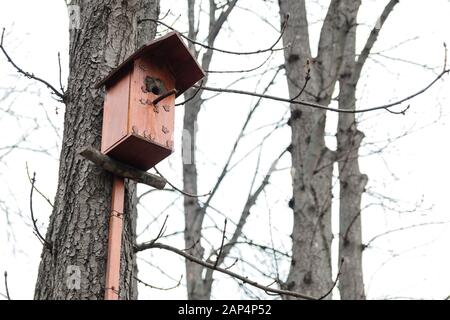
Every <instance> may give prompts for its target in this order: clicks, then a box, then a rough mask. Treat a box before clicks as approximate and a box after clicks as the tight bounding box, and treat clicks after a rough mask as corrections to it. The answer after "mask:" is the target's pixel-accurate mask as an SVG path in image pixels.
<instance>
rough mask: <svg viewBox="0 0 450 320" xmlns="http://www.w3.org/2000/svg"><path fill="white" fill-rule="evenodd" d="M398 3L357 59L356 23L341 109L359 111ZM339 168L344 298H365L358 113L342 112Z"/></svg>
mask: <svg viewBox="0 0 450 320" xmlns="http://www.w3.org/2000/svg"><path fill="white" fill-rule="evenodd" d="M397 3H398V0H390V1H389V2H388V3H387V4H386V6H385V8H384V10H383V12H382V14H381V16H380V17H379V19H378V21H377V24H376V26H375V27H374V28H373V30H372V32H371V33H370V35H369V37H368V38H367V41H366V44H365V46H364V49H363V50H362V52H361V53H360V54H359V55H358V58H356V20H354V21H353V22H354V23H353V25H354V27H353V28H352V29H351V30H350V32H349V35H348V37H347V38H348V39H347V42H346V46H345V52H344V62H343V66H342V70H341V72H340V78H339V108H340V109H347V110H355V108H356V86H357V84H358V81H359V79H360V75H361V70H362V68H363V66H364V64H365V62H366V60H367V57H368V56H369V53H370V51H371V50H372V47H373V45H374V44H375V42H376V40H377V38H378V35H379V33H380V30H381V28H382V26H383V24H384V23H385V21H386V20H387V18H388V17H389V15H390V13H391V12H392V11H393V9H394V7H395V6H396V4H397ZM336 137H337V147H338V148H337V159H338V169H339V182H340V191H339V235H340V236H339V260H342V259H343V261H344V262H343V265H342V269H341V275H340V277H339V291H340V294H341V299H352V300H362V299H365V293H364V279H363V269H362V251H363V244H362V230H361V198H362V195H363V193H364V190H365V186H366V184H367V181H368V178H367V176H366V175H365V174H362V173H361V172H360V170H359V148H360V146H361V141H362V139H363V138H364V134H363V133H362V132H361V131H359V130H358V128H357V123H356V119H355V114H352V113H340V114H339V120H338V128H337V135H336Z"/></svg>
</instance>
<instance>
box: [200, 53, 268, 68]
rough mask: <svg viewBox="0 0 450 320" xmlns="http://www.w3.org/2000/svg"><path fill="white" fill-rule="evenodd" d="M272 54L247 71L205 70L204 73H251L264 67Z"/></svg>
mask: <svg viewBox="0 0 450 320" xmlns="http://www.w3.org/2000/svg"><path fill="white" fill-rule="evenodd" d="M272 54H273V52H271V53H270V54H269V55H268V56H267V58H266V59H265V60H264V61H263V62H262V63H261V64H259V65H258V66H256V67H253V68H249V69H242V70H205V72H206V73H246V72H252V71H256V70H258V69H259V68H261V67H262V66H264V65H265V64H266V63H267V61H269V59H270V57H272Z"/></svg>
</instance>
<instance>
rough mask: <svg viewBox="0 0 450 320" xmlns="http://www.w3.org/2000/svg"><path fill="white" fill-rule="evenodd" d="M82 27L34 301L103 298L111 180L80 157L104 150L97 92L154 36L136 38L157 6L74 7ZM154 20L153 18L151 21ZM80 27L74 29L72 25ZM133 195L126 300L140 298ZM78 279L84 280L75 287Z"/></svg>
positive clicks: (75, 38) (128, 206)
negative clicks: (90, 149) (143, 18)
mask: <svg viewBox="0 0 450 320" xmlns="http://www.w3.org/2000/svg"><path fill="white" fill-rule="evenodd" d="M71 5H73V6H77V8H79V13H80V15H79V28H72V29H71V30H70V65H69V67H70V75H69V82H68V89H67V102H66V112H65V118H64V136H63V143H62V150H61V157H60V168H59V181H58V189H57V194H56V199H55V206H54V209H53V212H52V215H51V217H50V223H49V227H48V230H47V235H46V240H47V241H48V242H49V243H51V246H52V247H51V250H50V249H48V248H45V247H44V249H43V252H42V260H41V264H40V267H39V274H38V278H37V283H36V290H35V299H103V297H104V293H105V284H104V282H105V263H106V253H107V241H108V239H107V229H108V220H109V214H110V206H111V187H112V176H111V175H110V174H109V173H107V172H105V171H104V170H102V169H100V168H98V167H97V166H95V165H94V164H92V163H90V162H89V161H87V160H86V159H84V158H83V157H81V156H80V155H78V154H77V152H78V151H80V150H81V149H82V148H83V147H85V146H94V147H95V148H99V146H100V140H101V128H102V108H103V94H102V93H101V92H99V91H98V90H95V89H94V85H95V83H96V82H98V81H99V80H101V79H102V78H103V77H104V76H106V75H107V73H108V72H109V71H111V70H112V69H113V68H114V67H116V66H117V65H118V64H119V63H120V62H121V61H122V60H123V59H124V58H126V57H127V56H128V55H129V54H131V53H132V52H133V51H134V50H135V48H136V44H137V43H138V44H142V43H143V41H144V39H147V40H149V39H151V38H153V37H154V35H155V32H154V31H155V28H154V27H153V28H152V29H148V30H147V31H145V33H144V35H142V36H139V37H138V36H137V26H136V24H137V20H138V19H137V17H138V15H142V14H154V15H156V14H157V12H158V10H159V9H158V1H146V0H142V1H138V0H134V1H119V0H98V1H87V0H85V1H81V0H79V1H72V2H71ZM153 18H155V16H153ZM75 27H77V26H76V25H75ZM135 192H136V186H135V183H133V182H127V188H126V201H125V214H124V218H125V222H124V231H123V242H122V243H123V245H122V259H121V284H120V290H119V296H120V298H121V299H134V298H136V297H137V285H136V281H135V279H134V276H135V274H136V271H137V269H136V265H135V263H136V261H135V254H134V250H133V244H134V241H135V223H136V211H135V210H134V208H135V199H136V197H135ZM78 280H80V281H78Z"/></svg>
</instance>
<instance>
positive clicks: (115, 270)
mask: <svg viewBox="0 0 450 320" xmlns="http://www.w3.org/2000/svg"><path fill="white" fill-rule="evenodd" d="M124 201H125V179H124V178H121V177H117V176H114V181H113V188H112V202H111V212H110V216H109V232H108V258H107V261H106V287H105V300H119V288H120V256H121V255H120V251H121V250H120V249H121V245H122V226H123V214H124Z"/></svg>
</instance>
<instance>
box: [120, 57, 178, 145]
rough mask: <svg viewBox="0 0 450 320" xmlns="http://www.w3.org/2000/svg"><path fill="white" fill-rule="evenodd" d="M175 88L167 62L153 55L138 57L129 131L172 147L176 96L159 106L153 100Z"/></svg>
mask: <svg viewBox="0 0 450 320" xmlns="http://www.w3.org/2000/svg"><path fill="white" fill-rule="evenodd" d="M174 87H175V81H174V79H173V76H172V74H171V73H170V71H169V69H168V68H167V67H166V66H165V65H164V64H163V63H161V62H160V61H154V60H152V58H151V57H141V58H139V59H137V60H136V61H135V62H134V68H133V74H132V76H131V89H130V90H131V98H130V112H129V123H128V132H129V133H131V134H132V135H135V136H138V137H140V138H142V139H144V140H146V141H148V142H150V143H153V144H157V145H159V146H162V147H163V148H166V149H169V150H172V149H173V131H174V104H175V95H171V96H169V97H166V98H165V99H163V100H161V101H160V102H158V103H157V104H156V105H154V104H153V101H154V100H155V99H156V98H157V97H158V96H160V95H162V94H164V93H165V92H167V91H169V90H171V89H174Z"/></svg>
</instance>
